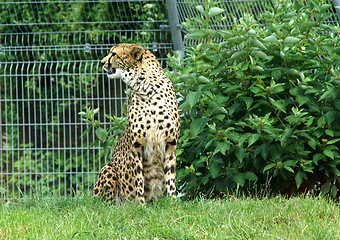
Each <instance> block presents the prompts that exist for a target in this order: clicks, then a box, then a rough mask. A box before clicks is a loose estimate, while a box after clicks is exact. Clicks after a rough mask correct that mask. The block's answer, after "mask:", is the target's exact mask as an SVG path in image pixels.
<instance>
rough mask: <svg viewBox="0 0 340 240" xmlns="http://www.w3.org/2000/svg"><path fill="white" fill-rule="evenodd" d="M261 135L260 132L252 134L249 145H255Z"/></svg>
mask: <svg viewBox="0 0 340 240" xmlns="http://www.w3.org/2000/svg"><path fill="white" fill-rule="evenodd" d="M260 136H261V135H260V134H258V133H255V134H252V135H251V136H250V137H249V140H248V147H249V146H251V145H253V144H254V143H255V142H256V141H257V140H259V138H260Z"/></svg>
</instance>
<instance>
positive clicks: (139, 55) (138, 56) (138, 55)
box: [131, 46, 144, 61]
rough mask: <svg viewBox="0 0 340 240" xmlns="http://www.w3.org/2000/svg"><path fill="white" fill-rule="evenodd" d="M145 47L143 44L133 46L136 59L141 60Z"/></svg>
mask: <svg viewBox="0 0 340 240" xmlns="http://www.w3.org/2000/svg"><path fill="white" fill-rule="evenodd" d="M143 52H144V49H143V48H142V47H141V46H133V47H132V51H131V55H132V57H133V58H134V59H135V60H136V61H141V60H142V56H143Z"/></svg>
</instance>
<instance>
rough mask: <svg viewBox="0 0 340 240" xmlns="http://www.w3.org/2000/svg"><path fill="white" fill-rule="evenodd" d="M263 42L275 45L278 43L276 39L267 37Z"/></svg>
mask: <svg viewBox="0 0 340 240" xmlns="http://www.w3.org/2000/svg"><path fill="white" fill-rule="evenodd" d="M263 40H264V41H266V42H270V43H276V44H278V43H279V41H278V40H277V38H276V37H275V36H268V37H266V38H265V39H263Z"/></svg>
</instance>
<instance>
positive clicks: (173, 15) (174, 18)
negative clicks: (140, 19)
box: [166, 0, 184, 59]
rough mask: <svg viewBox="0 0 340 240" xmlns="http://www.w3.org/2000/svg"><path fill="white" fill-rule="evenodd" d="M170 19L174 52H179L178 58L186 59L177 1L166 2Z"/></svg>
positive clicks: (169, 0)
mask: <svg viewBox="0 0 340 240" xmlns="http://www.w3.org/2000/svg"><path fill="white" fill-rule="evenodd" d="M166 6H167V10H168V17H169V23H170V30H171V37H172V42H173V44H174V50H175V51H178V57H179V59H181V58H182V57H184V44H183V40H182V32H181V25H180V24H179V20H178V11H177V8H176V0H166Z"/></svg>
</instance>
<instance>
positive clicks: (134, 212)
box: [0, 196, 340, 240]
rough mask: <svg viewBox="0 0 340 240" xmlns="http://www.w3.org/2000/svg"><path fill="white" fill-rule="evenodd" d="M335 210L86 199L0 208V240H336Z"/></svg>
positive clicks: (316, 201) (253, 202)
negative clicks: (138, 202)
mask: <svg viewBox="0 0 340 240" xmlns="http://www.w3.org/2000/svg"><path fill="white" fill-rule="evenodd" d="M339 238H340V207H339V206H338V204H336V203H334V202H332V201H329V200H327V199H324V198H312V197H305V196H304V197H295V198H290V199H285V198H284V197H280V196H278V197H273V198H268V197H266V198H262V199H259V198H235V197H228V198H225V199H219V200H204V199H201V200H194V201H180V200H178V201H173V200H171V199H168V198H164V199H162V200H161V201H159V202H158V203H156V204H153V205H145V206H139V205H137V204H133V203H126V204H114V205H109V204H107V203H104V202H100V201H98V200H93V199H91V198H90V197H75V198H66V199H64V198H60V199H41V200H25V201H22V202H19V203H11V202H5V203H2V204H0V239H152V240H156V239H339Z"/></svg>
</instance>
